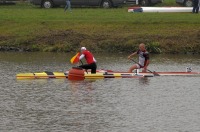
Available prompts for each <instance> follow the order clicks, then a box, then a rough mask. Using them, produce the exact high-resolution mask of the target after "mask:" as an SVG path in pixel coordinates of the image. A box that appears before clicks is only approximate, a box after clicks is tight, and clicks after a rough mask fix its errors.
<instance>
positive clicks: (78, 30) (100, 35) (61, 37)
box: [0, 0, 200, 53]
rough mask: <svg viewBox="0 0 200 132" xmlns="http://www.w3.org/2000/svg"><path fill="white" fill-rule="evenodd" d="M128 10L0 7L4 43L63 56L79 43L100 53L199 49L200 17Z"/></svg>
mask: <svg viewBox="0 0 200 132" xmlns="http://www.w3.org/2000/svg"><path fill="white" fill-rule="evenodd" d="M162 5H163V6H164V5H176V3H173V2H172V0H170V1H167V2H165V3H162V4H158V5H157V6H162ZM127 9H128V7H123V8H113V9H101V8H72V13H69V12H67V13H64V9H63V8H53V9H43V8H40V7H39V6H33V5H31V4H18V5H15V6H1V7H0V16H1V18H0V31H1V32H0V38H1V40H0V45H2V46H14V47H23V48H29V49H35V50H43V51H65V52H68V51H71V50H73V49H74V48H77V47H79V46H81V45H86V46H89V47H90V48H92V49H94V50H95V51H97V52H99V51H102V50H106V51H122V52H123V51H126V50H130V48H132V49H134V48H136V47H137V45H138V43H140V42H145V43H147V44H148V45H154V43H158V44H159V45H157V46H159V47H157V48H159V49H161V51H163V52H173V53H175V52H178V51H179V50H178V49H179V48H182V49H184V50H185V49H187V47H189V48H188V49H190V50H192V51H194V52H196V50H195V49H198V48H199V47H198V45H199V42H200V40H199V37H198V36H199V35H200V15H199V14H191V13H128V12H127ZM191 45H192V46H191ZM191 47H192V48H191ZM152 49H155V48H154V47H152ZM152 51H153V50H152Z"/></svg>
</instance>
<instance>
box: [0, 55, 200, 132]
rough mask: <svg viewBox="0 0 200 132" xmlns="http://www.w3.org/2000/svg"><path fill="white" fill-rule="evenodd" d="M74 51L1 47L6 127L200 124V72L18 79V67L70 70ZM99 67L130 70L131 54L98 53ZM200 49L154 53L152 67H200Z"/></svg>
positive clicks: (180, 130) (154, 129) (153, 129)
mask: <svg viewBox="0 0 200 132" xmlns="http://www.w3.org/2000/svg"><path fill="white" fill-rule="evenodd" d="M73 55H74V54H64V53H0V73H1V76H0V91H1V92H0V111H1V113H0V116H1V118H0V130H1V131H3V132H4V131H5V132H7V131H16V132H21V131H63V132H66V131H85V132H88V131H92V132H94V131H109V132H116V131H128V132H129V131H137V132H138V131H141V132H147V131H148V132H163V131H165V132H186V131H192V132H196V131H199V130H200V126H199V122H200V118H199V117H200V113H199V109H200V105H199V104H200V88H199V85H200V83H199V82H200V81H199V79H200V77H178V76H166V77H164V76H161V77H159V76H156V77H150V78H124V79H120V78H116V79H115V78H107V79H97V80H84V81H68V80H67V79H38V80H37V79H33V80H16V79H15V75H16V74H17V73H19V72H37V71H39V72H40V71H45V70H48V71H66V70H68V69H70V68H71V67H72V66H73V65H71V64H70V63H69V59H70V58H71V57H72V56H73ZM95 57H96V59H97V60H98V67H99V68H102V69H111V70H118V71H126V70H127V69H128V68H129V67H130V65H132V62H129V61H127V60H126V58H127V55H125V54H117V55H113V54H112V55H106V54H104V55H100V54H96V55H95ZM199 64H200V56H198V55H195V56H193V55H151V65H150V66H149V69H150V70H152V71H154V70H155V71H185V67H187V66H191V67H192V68H193V70H194V71H200V67H199Z"/></svg>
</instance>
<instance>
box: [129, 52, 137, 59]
mask: <svg viewBox="0 0 200 132" xmlns="http://www.w3.org/2000/svg"><path fill="white" fill-rule="evenodd" d="M136 54H137V52H134V53H132V54H131V55H129V56H128V59H131V57H132V56H134V55H136Z"/></svg>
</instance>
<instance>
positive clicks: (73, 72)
mask: <svg viewBox="0 0 200 132" xmlns="http://www.w3.org/2000/svg"><path fill="white" fill-rule="evenodd" d="M68 79H69V80H84V79H85V76H84V70H83V69H82V68H79V67H72V69H70V70H69V74H68Z"/></svg>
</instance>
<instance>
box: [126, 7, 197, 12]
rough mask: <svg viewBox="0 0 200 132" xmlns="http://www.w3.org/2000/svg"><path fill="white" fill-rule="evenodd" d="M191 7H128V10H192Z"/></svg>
mask: <svg viewBox="0 0 200 132" xmlns="http://www.w3.org/2000/svg"><path fill="white" fill-rule="evenodd" d="M192 9H193V8H192V7H129V8H128V12H192Z"/></svg>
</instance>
